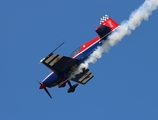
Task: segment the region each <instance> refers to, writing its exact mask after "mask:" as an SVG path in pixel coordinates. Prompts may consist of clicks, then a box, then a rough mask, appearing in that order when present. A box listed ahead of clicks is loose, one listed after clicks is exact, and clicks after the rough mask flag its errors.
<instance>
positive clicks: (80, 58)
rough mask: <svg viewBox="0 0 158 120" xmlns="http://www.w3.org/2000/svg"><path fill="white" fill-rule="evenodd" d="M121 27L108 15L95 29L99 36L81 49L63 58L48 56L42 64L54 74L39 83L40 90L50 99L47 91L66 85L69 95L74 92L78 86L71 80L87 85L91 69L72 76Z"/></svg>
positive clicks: (52, 54)
mask: <svg viewBox="0 0 158 120" xmlns="http://www.w3.org/2000/svg"><path fill="white" fill-rule="evenodd" d="M118 26H119V25H118V24H117V23H116V22H115V21H114V20H113V19H112V18H110V17H109V16H108V15H105V16H103V17H102V18H100V25H99V27H97V28H96V29H95V31H96V32H97V34H98V36H97V37H96V38H94V39H92V40H90V41H88V42H86V43H85V44H82V45H81V46H80V47H79V48H77V49H76V50H74V51H73V52H72V53H71V54H70V56H62V55H58V54H54V51H55V50H56V49H58V48H59V47H60V46H61V45H62V44H63V43H62V44H61V45H60V46H58V48H56V49H55V50H54V51H53V52H51V53H50V54H49V55H48V56H46V57H45V58H43V59H42V60H41V61H40V62H41V63H43V64H44V65H45V66H47V67H48V68H49V69H51V70H52V72H51V73H50V74H49V75H48V76H46V78H45V79H44V80H43V81H42V83H40V82H39V84H40V87H39V89H44V90H45V91H46V93H47V94H48V95H49V97H50V98H52V96H51V95H50V93H49V92H48V90H47V89H46V87H48V88H51V87H55V86H58V87H59V88H61V87H65V86H66V83H67V84H68V85H69V87H70V88H69V89H68V91H67V92H68V93H70V92H74V91H75V89H76V87H77V86H78V84H75V85H72V84H71V82H70V80H72V81H75V82H77V83H80V84H83V85H84V84H86V83H87V82H88V81H89V80H90V79H91V78H93V74H92V73H91V72H90V70H89V69H83V72H82V73H79V74H77V75H76V76H75V77H74V78H70V76H71V74H72V73H73V72H74V71H75V70H76V69H77V68H78V67H79V65H80V64H81V63H83V62H84V61H85V60H86V59H87V58H88V57H89V56H90V54H91V53H93V52H94V51H95V50H96V48H97V47H98V46H101V45H102V43H103V42H104V41H106V39H107V36H108V35H109V34H110V33H112V32H113V31H114V30H115V29H116V28H117V27H118Z"/></svg>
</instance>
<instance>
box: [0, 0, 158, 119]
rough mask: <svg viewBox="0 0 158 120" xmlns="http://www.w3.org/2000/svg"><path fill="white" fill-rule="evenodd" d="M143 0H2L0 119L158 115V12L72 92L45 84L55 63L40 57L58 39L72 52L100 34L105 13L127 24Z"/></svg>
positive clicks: (64, 50) (64, 51)
mask: <svg viewBox="0 0 158 120" xmlns="http://www.w3.org/2000/svg"><path fill="white" fill-rule="evenodd" d="M143 2H144V0H137V1H127V0H119V1H114V0H97V1H91V0H87V1H74V0H68V1H63V0H47V1H42V0H40V1H39V0H23V1H21V0H14V1H13V0H5V1H4V0H3V1H0V54H1V60H0V61H1V62H0V81H1V84H0V95H1V102H0V119H1V120H10V119H16V120H19V119H23V120H28V119H38V120H43V119H54V120H63V119H66V120H67V119H69V120H74V119H76V120H80V119H83V120H85V119H91V120H95V119H101V120H133V119H135V120H141V119H143V120H149V119H150V120H156V119H158V116H157V113H158V102H157V101H158V96H157V92H158V87H157V85H158V54H157V51H158V47H157V44H158V41H157V38H158V34H157V31H158V27H157V21H158V15H157V14H158V11H154V12H153V14H152V15H151V16H150V17H149V20H148V21H143V22H142V24H141V25H140V26H139V27H138V28H137V29H136V30H135V31H133V32H132V34H131V35H129V36H126V37H124V38H123V39H122V41H121V42H119V43H118V44H117V45H116V46H114V47H112V48H111V49H110V51H109V53H104V54H103V57H102V58H101V59H99V60H98V61H97V62H96V63H95V64H90V69H91V71H92V73H93V74H94V78H93V79H92V80H91V81H90V82H88V83H87V84H86V85H79V86H78V88H77V89H76V91H75V93H72V94H67V89H68V86H66V87H65V88H62V89H58V88H57V87H55V88H52V89H49V91H50V93H51V95H52V96H53V99H50V98H49V97H48V96H47V95H46V94H45V92H44V91H43V90H39V89H38V88H39V84H38V83H37V82H36V81H37V80H38V81H42V79H44V77H45V76H46V75H47V74H49V73H50V70H49V69H48V68H46V67H45V66H44V65H42V64H39V61H40V60H41V59H42V58H43V57H45V56H46V55H47V54H48V53H49V52H51V51H52V50H53V49H54V48H55V47H56V46H57V45H58V44H59V43H61V42H63V41H64V42H65V44H64V45H63V46H62V47H61V48H60V49H59V50H58V51H56V53H57V54H61V55H65V56H66V55H69V54H70V53H71V52H72V51H73V50H74V49H75V48H77V47H79V46H80V45H81V44H83V43H85V42H86V41H88V40H90V39H92V38H93V37H96V35H97V34H96V33H95V31H94V30H95V28H96V27H98V25H99V18H100V17H102V16H103V15H105V14H108V15H110V16H111V17H112V18H113V19H114V20H115V21H117V22H118V23H121V22H122V21H124V20H126V19H128V18H129V15H130V14H131V12H132V11H134V10H135V9H137V8H138V7H139V6H140V5H141V4H142V3H143Z"/></svg>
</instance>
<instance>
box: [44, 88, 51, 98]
mask: <svg viewBox="0 0 158 120" xmlns="http://www.w3.org/2000/svg"><path fill="white" fill-rule="evenodd" d="M44 90H45V91H46V93H47V94H48V95H49V97H50V98H52V96H51V94H50V93H49V92H48V90H47V88H44Z"/></svg>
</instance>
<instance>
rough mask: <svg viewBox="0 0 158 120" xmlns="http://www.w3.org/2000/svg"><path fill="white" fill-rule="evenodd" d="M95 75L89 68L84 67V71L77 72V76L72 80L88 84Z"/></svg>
mask: <svg viewBox="0 0 158 120" xmlns="http://www.w3.org/2000/svg"><path fill="white" fill-rule="evenodd" d="M93 77H94V76H93V74H92V73H91V72H90V70H89V69H86V70H85V69H84V70H83V72H82V73H80V74H77V75H76V76H75V78H72V79H71V80H72V81H75V82H78V83H81V84H86V83H87V82H88V81H89V80H90V79H92V78H93Z"/></svg>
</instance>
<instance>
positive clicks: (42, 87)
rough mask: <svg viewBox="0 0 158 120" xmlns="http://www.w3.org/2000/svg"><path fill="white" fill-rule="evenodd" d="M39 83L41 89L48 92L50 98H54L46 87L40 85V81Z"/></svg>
mask: <svg viewBox="0 0 158 120" xmlns="http://www.w3.org/2000/svg"><path fill="white" fill-rule="evenodd" d="M38 83H39V84H40V88H39V89H44V90H45V91H46V93H47V94H48V95H49V97H50V98H52V96H51V94H50V93H49V91H48V90H47V88H46V87H45V86H44V84H42V83H40V82H39V81H38Z"/></svg>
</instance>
